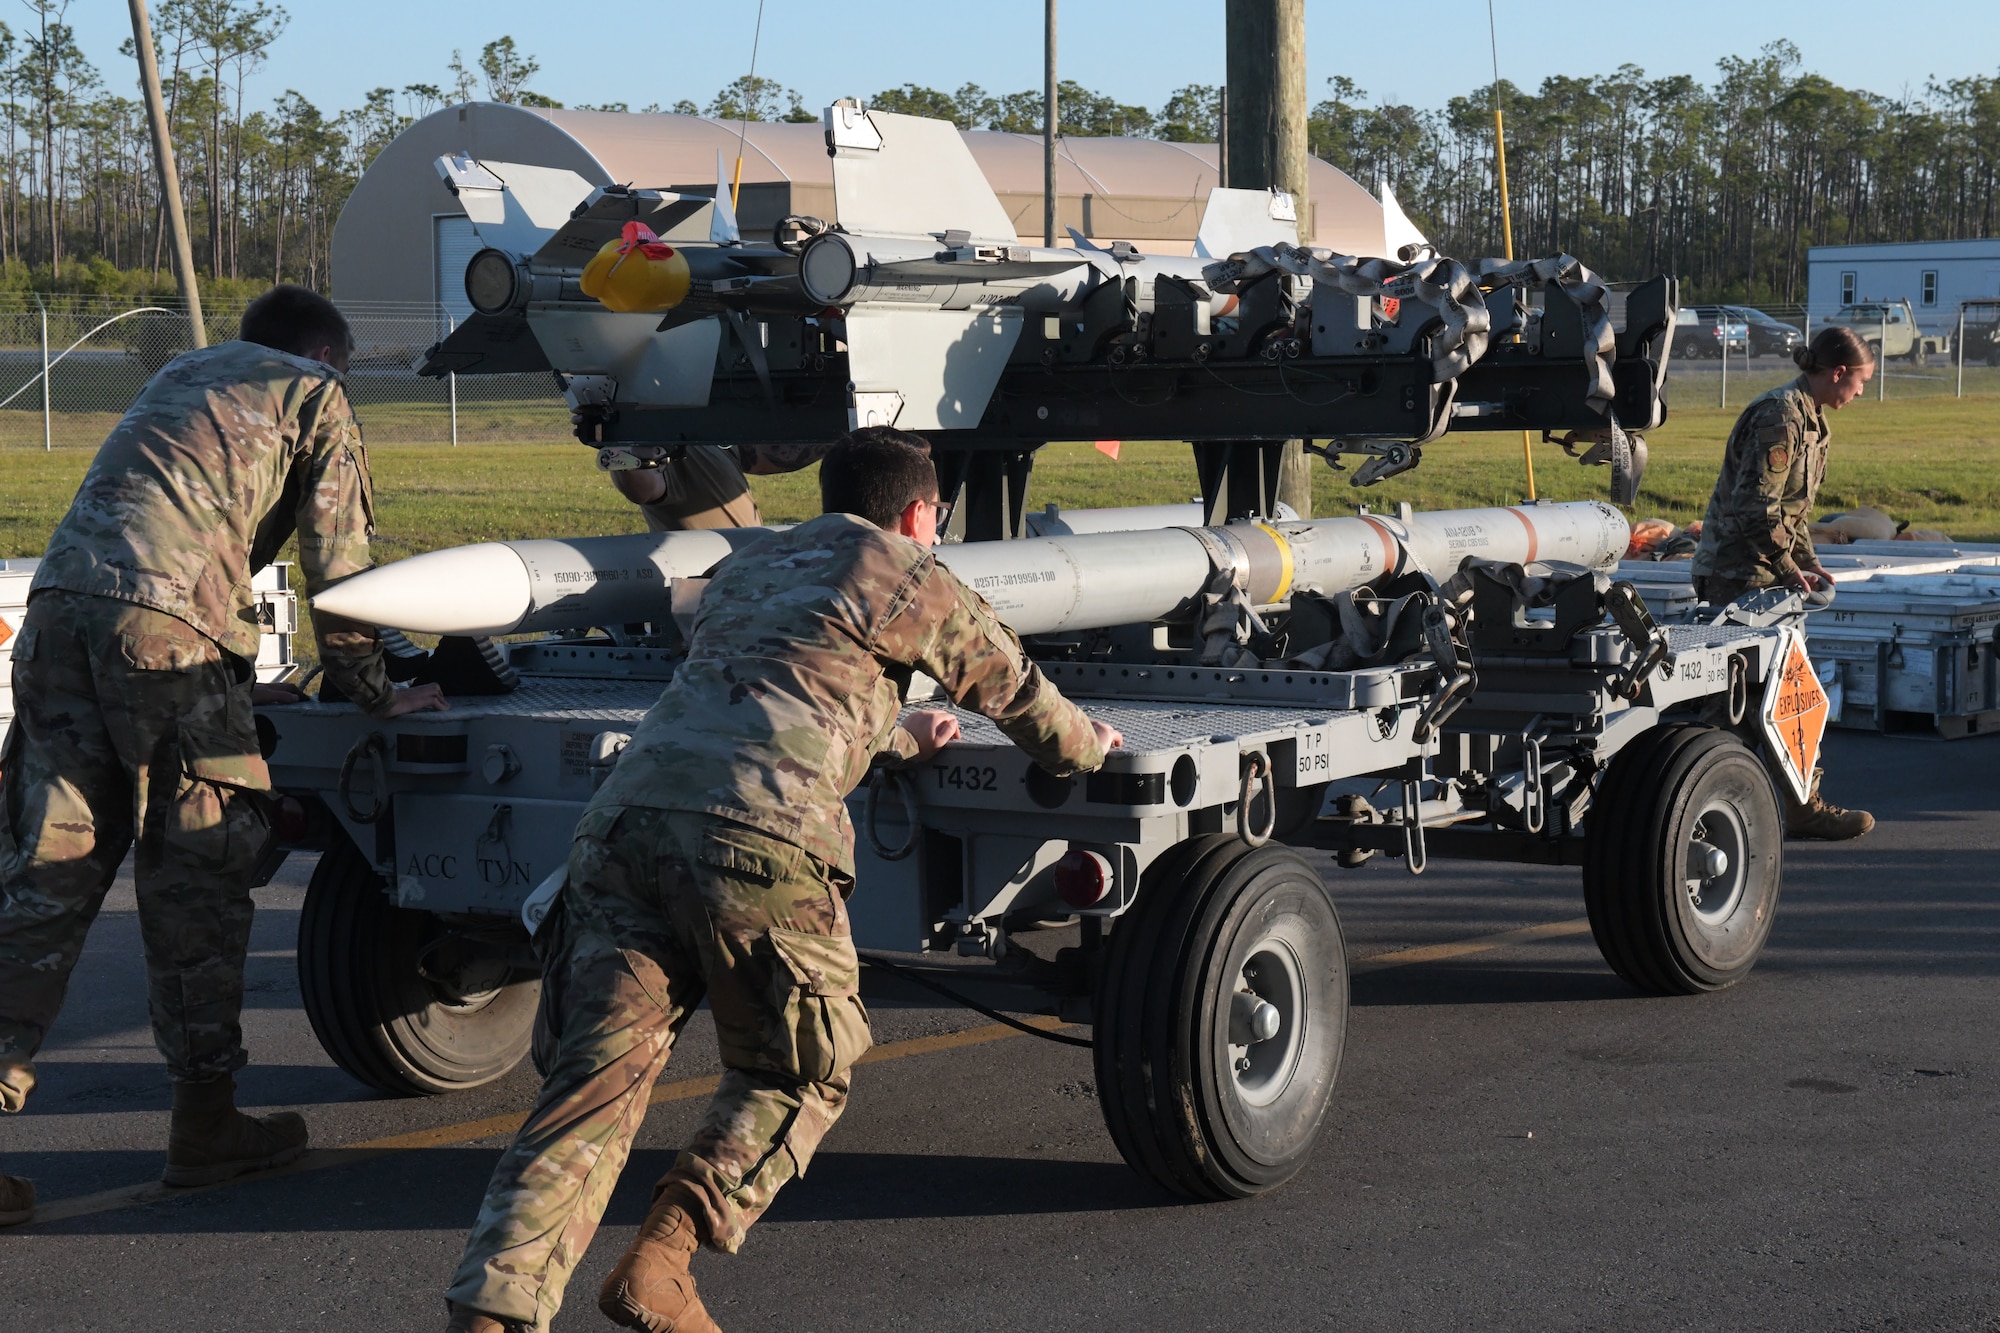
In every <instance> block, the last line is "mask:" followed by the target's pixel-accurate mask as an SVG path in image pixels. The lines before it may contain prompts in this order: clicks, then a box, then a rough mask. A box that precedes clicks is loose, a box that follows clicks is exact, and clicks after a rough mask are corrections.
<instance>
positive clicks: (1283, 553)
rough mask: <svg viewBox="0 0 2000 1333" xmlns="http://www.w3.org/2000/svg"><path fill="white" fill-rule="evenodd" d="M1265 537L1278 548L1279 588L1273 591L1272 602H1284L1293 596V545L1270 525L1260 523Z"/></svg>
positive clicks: (1259, 525)
mask: <svg viewBox="0 0 2000 1333" xmlns="http://www.w3.org/2000/svg"><path fill="white" fill-rule="evenodd" d="M1257 526H1258V527H1260V528H1262V529H1263V530H1264V532H1265V535H1267V536H1269V537H1270V539H1271V542H1272V544H1273V545H1275V546H1276V547H1277V548H1278V586H1277V588H1276V589H1275V590H1273V591H1272V593H1271V596H1270V601H1272V602H1282V601H1284V600H1285V599H1286V598H1287V597H1290V596H1291V595H1292V544H1291V543H1290V542H1288V541H1286V540H1285V534H1284V533H1282V532H1280V531H1278V530H1277V529H1276V528H1274V527H1272V526H1271V525H1270V524H1268V523H1259V524H1258V525H1257Z"/></svg>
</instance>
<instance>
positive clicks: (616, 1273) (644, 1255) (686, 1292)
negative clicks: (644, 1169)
mask: <svg viewBox="0 0 2000 1333" xmlns="http://www.w3.org/2000/svg"><path fill="white" fill-rule="evenodd" d="M695 1212H696V1210H695V1207H694V1200H693V1198H692V1197H691V1196H690V1195H689V1193H688V1191H687V1188H686V1186H684V1185H681V1184H679V1183H678V1182H672V1181H670V1182H668V1183H667V1184H666V1185H665V1186H664V1187H663V1188H662V1189H661V1190H660V1192H659V1193H658V1194H657V1195H655V1196H654V1198H653V1211H652V1212H650V1213H648V1214H646V1221H645V1224H644V1225H643V1226H641V1227H640V1228H639V1235H638V1237H637V1238H636V1239H634V1240H633V1242H632V1245H631V1248H630V1249H628V1250H626V1251H625V1255H624V1257H623V1258H621V1259H619V1261H618V1263H617V1265H616V1266H615V1267H613V1268H612V1270H611V1276H609V1277H607V1278H605V1279H604V1290H602V1291H601V1292H599V1293H598V1295H597V1308H598V1309H600V1310H602V1311H603V1312H604V1317H605V1318H607V1319H609V1320H610V1321H611V1322H612V1323H614V1324H622V1325H623V1326H624V1327H626V1328H643V1329H645V1330H646V1333H722V1330H720V1329H719V1328H717V1327H716V1325H715V1321H714V1320H713V1319H710V1318H709V1317H708V1311H707V1310H705V1309H704V1308H702V1304H701V1297H699V1296H697V1295H695V1291H694V1276H693V1274H691V1273H689V1272H688V1261H689V1260H690V1259H692V1258H693V1257H694V1252H695V1250H696V1249H697V1248H698V1247H699V1246H700V1245H701V1233H700V1232H699V1230H697V1228H696V1225H695Z"/></svg>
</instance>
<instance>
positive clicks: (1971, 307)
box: [1959, 297, 2000, 366]
mask: <svg viewBox="0 0 2000 1333" xmlns="http://www.w3.org/2000/svg"><path fill="white" fill-rule="evenodd" d="M1959 309H1960V311H1961V312H1962V313H1963V314H1964V317H1965V342H1964V344H1963V346H1962V348H1961V351H1962V353H1963V354H1964V357H1965V359H1966V360H1967V361H1984V362H1985V363H1986V364H1987V365H1989V366H2000V297H1985V298H1982V299H1979V300H1974V301H1965V302H1962V303H1960V305H1959Z"/></svg>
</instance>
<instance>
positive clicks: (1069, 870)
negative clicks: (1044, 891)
mask: <svg viewBox="0 0 2000 1333" xmlns="http://www.w3.org/2000/svg"><path fill="white" fill-rule="evenodd" d="M1110 892H1111V862H1109V861H1107V860H1105V859H1104V858H1103V857H1102V856H1099V855H1098V854H1097V853H1096V852H1086V851H1085V850H1083V848H1081V847H1072V848H1070V849H1069V851H1068V852H1066V853H1064V854H1063V859H1062V860H1060V861H1058V862H1056V893H1057V894H1058V895H1059V896H1060V897H1061V898H1062V900H1063V901H1064V902H1066V903H1068V904H1069V905H1070V906H1071V907H1095V906H1097V904H1099V903H1101V902H1103V901H1104V899H1105V896H1106V895H1107V894H1109V893H1110Z"/></svg>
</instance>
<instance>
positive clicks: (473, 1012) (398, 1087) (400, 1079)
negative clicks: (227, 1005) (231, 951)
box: [299, 837, 541, 1097]
mask: <svg viewBox="0 0 2000 1333" xmlns="http://www.w3.org/2000/svg"><path fill="white" fill-rule="evenodd" d="M450 933H451V932H450V928H449V927H448V926H447V924H446V923H445V922H444V921H443V920H442V919H440V918H439V917H437V916H435V915H433V914H432V913H429V912H412V911H409V910H407V909H405V908H401V907H397V906H396V905H395V904H394V903H392V902H390V901H389V898H388V895H387V894H386V893H385V892H384V891H383V886H382V879H381V876H379V875H377V874H376V873H375V870H374V868H373V867H372V866H370V865H369V864H368V862H367V860H366V859H364V858H363V857H362V855H361V853H360V852H359V851H358V850H356V849H355V847H354V845H353V844H352V843H350V842H348V841H347V840H346V839H345V838H344V837H343V838H338V839H337V840H336V842H335V845H334V846H333V847H331V848H329V849H328V850H327V851H326V852H324V853H323V854H322V855H321V856H320V859H319V865H318V867H317V868H315V869H314V871H313V875H312V880H311V882H310V883H309V884H308V885H307V886H306V900H305V906H304V908H303V910H301V911H300V913H299V992H300V994H301V996H302V997H303V999H304V1001H305V1010H306V1017H307V1018H308V1019H310V1020H311V1022H312V1027H313V1032H314V1034H315V1035H316V1036H318V1037H319V1041H320V1045H321V1046H323V1047H325V1048H326V1053H327V1054H328V1055H330V1056H332V1057H333V1062H334V1063H335V1064H337V1065H339V1066H340V1067H341V1068H342V1069H344V1070H346V1071H347V1072H348V1073H349V1074H351V1075H353V1076H354V1077H355V1078H357V1079H359V1080H360V1081H361V1082H363V1083H365V1084H367V1085H368V1086H369V1087H371V1088H375V1089H377V1090H379V1091H382V1092H386V1093H390V1094H392V1095H395V1096H403V1097H409V1096H426V1095H430V1094H435V1093H443V1092H457V1091H460V1090H462V1089H465V1088H476V1087H479V1086H480V1085H481V1084H484V1083H491V1082H492V1081H493V1080H495V1079H497V1078H500V1077H501V1076H502V1075H504V1074H506V1073H507V1072H508V1071H509V1070H511V1069H513V1068H514V1066H515V1065H517V1064H519V1063H520V1062H521V1057H522V1056H524V1055H526V1054H527V1052H528V1042H529V1037H530V1032H531V1029H532V1027H533V1024H534V1018H535V1005H536V999H537V997H538V995H539V993H540V990H541V982H540V980H539V979H538V978H537V977H536V975H535V973H534V972H532V971H529V970H523V969H518V968H510V967H508V966H507V964H506V963H505V962H504V961H502V960H501V959H500V956H499V954H498V951H497V950H495V949H493V948H491V947H490V946H485V947H482V946H477V945H466V944H461V943H458V942H455V941H453V940H451V939H448V938H445V937H447V936H449V935H450ZM440 939H444V943H443V944H441V945H440V944H439V943H438V941H440ZM427 952H428V957H427V956H426V954H427ZM452 958H456V959H457V960H458V962H459V965H458V966H457V967H456V968H450V969H449V970H450V971H451V972H452V978H453V980H454V981H456V982H458V983H460V984H461V987H465V988H469V987H470V986H472V985H477V986H478V989H477V990H474V991H473V993H472V994H470V995H469V996H468V995H463V994H461V993H460V992H459V991H458V990H453V989H447V988H446V987H445V986H444V985H442V984H440V983H439V982H436V981H432V980H430V979H428V978H427V977H426V976H425V973H426V972H427V971H430V972H432V973H433V975H436V974H437V973H438V972H441V971H446V970H448V965H447V964H444V963H441V962H440V961H439V960H440V959H452ZM489 982H490V983H491V984H488V983H489Z"/></svg>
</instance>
